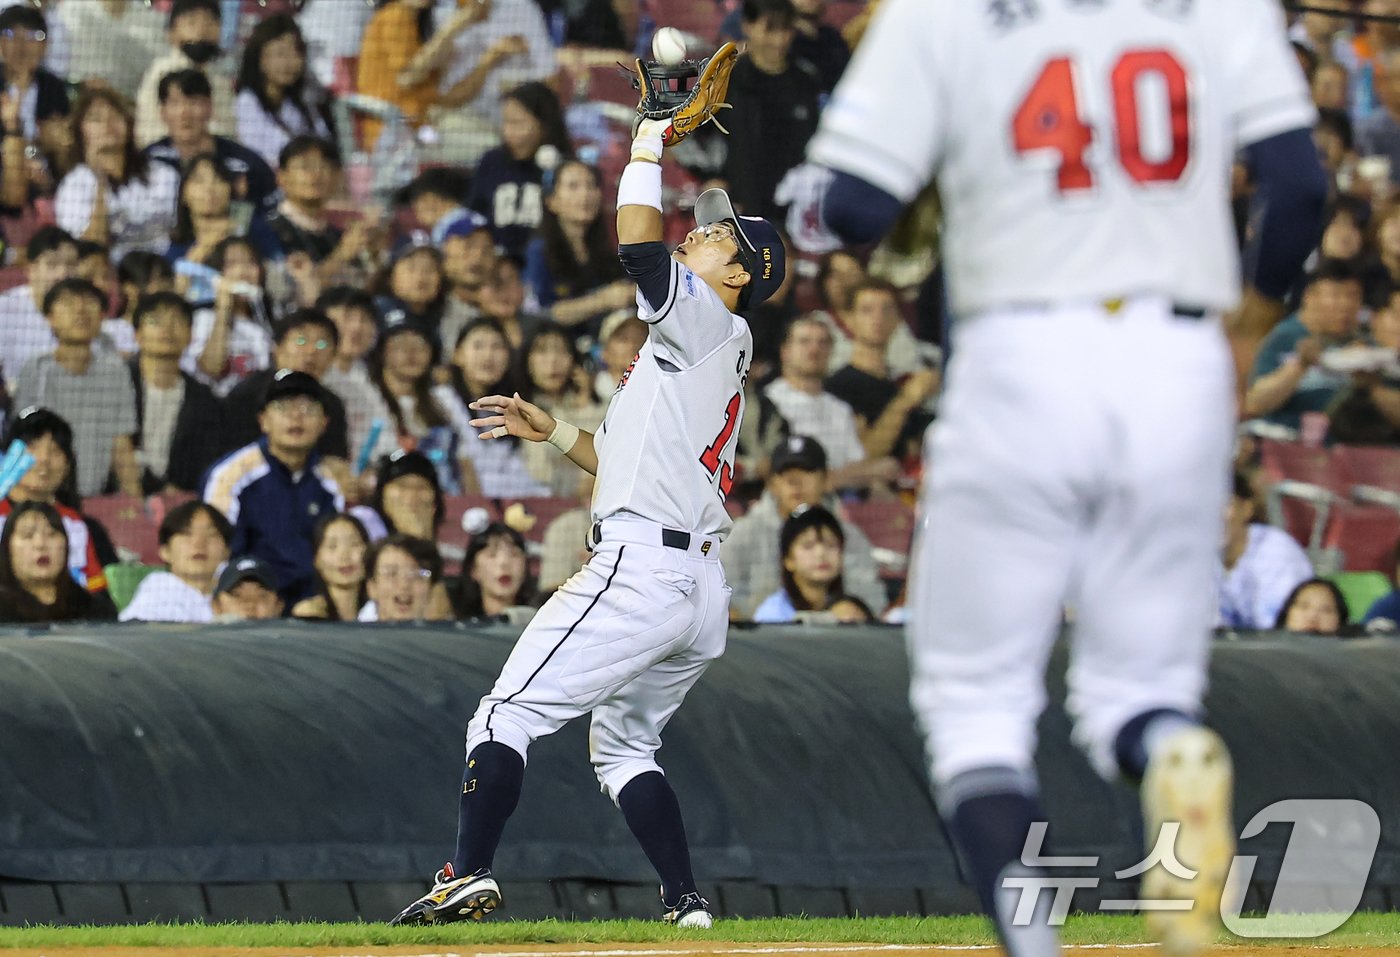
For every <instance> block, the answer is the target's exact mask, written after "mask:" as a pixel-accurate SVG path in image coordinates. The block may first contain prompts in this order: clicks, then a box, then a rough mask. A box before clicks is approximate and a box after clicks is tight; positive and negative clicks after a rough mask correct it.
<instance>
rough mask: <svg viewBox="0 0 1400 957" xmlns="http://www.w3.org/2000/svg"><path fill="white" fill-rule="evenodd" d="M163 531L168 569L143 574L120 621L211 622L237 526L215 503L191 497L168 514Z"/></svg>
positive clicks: (162, 547)
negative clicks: (220, 577) (214, 598)
mask: <svg viewBox="0 0 1400 957" xmlns="http://www.w3.org/2000/svg"><path fill="white" fill-rule="evenodd" d="M159 534H160V557H161V561H163V562H165V564H166V566H167V568H168V570H167V571H159V572H152V573H151V574H149V575H147V576H146V577H145V578H144V579H142V581H141V584H140V585H138V586H137V588H136V594H135V595H133V596H132V599H131V603H130V604H129V605H127V606H126V608H125V609H123V611H122V613H121V620H122V621H188V622H201V623H202V622H210V621H213V620H214V610H213V606H212V604H211V599H212V596H213V594H214V585H215V583H216V582H217V579H218V572H219V569H220V568H222V567H223V565H224V563H225V562H226V561H228V544H229V540H230V539H232V538H233V527H232V526H231V525H229V522H228V519H226V518H224V516H223V513H221V512H220V511H219V510H218V509H216V508H214V506H212V505H209V504H207V503H205V502H200V501H191V502H185V503H184V504H182V505H177V506H175V507H174V508H172V509H171V510H170V511H169V512H167V513H166V516H165V518H164V519H163V520H162V521H161V523H160V533H159Z"/></svg>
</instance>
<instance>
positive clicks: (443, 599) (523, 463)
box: [0, 0, 1400, 634]
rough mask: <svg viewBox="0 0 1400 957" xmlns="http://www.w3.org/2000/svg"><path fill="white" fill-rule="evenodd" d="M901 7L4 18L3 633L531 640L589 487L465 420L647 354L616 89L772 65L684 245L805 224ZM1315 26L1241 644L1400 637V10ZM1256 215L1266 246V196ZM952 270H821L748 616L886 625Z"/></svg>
mask: <svg viewBox="0 0 1400 957" xmlns="http://www.w3.org/2000/svg"><path fill="white" fill-rule="evenodd" d="M877 6H878V0H875V2H872V3H870V4H869V5H867V4H865V3H862V2H860V0H723V2H718V0H583V2H572V0H571V2H564V0H377V2H375V0H296V2H294V0H156V2H154V3H148V2H146V0H7V2H4V3H3V8H0V61H2V62H0V69H3V77H4V83H3V85H0V86H3V93H0V126H3V145H0V227H3V233H4V240H5V260H4V268H3V269H0V286H2V287H3V288H4V290H5V291H3V292H0V408H3V410H4V411H5V414H6V428H5V430H4V432H5V438H4V442H3V445H0V454H4V453H9V454H8V455H7V457H6V459H5V464H4V466H0V491H3V493H4V495H3V501H0V523H2V524H3V532H2V533H0V621H3V622H17V623H34V622H52V621H63V620H78V619H104V618H116V617H118V616H119V617H120V618H122V619H123V620H144V621H155V620H160V621H184V622H212V621H221V620H238V619H264V618H277V617H281V616H293V617H301V618H318V619H329V620H339V621H349V620H361V621H414V620H445V619H454V618H462V619H466V618H490V617H498V616H507V617H518V616H519V615H521V614H528V610H527V609H529V608H530V607H532V606H535V605H537V604H538V602H539V601H540V600H541V599H542V597H544V596H546V595H548V594H549V592H551V591H552V590H553V589H555V588H557V587H558V586H559V585H560V584H561V583H562V582H563V581H564V580H565V579H566V578H567V577H568V576H569V575H570V574H572V572H573V571H574V570H576V569H577V568H578V566H579V564H580V563H581V562H582V561H585V560H586V558H587V551H586V550H585V548H584V545H583V543H584V542H585V539H586V537H587V532H588V529H589V524H590V520H589V516H588V502H589V499H590V496H591V492H592V487H591V481H592V479H591V476H588V475H586V474H585V473H582V472H581V471H580V470H578V469H577V468H575V467H574V466H573V465H572V464H571V463H569V462H568V461H567V460H565V459H564V458H563V457H562V456H559V455H556V454H554V452H553V450H552V449H550V448H548V447H547V446H544V445H542V444H530V443H521V442H519V441H518V440H515V439H508V440H502V441H491V442H482V441H479V440H478V438H477V434H476V433H477V430H476V429H474V428H473V427H472V426H471V425H470V419H471V418H472V413H471V411H470V404H471V403H472V402H473V401H474V400H475V399H477V398H479V397H481V396H485V395H490V394H511V393H515V392H518V393H520V394H521V395H522V396H524V397H525V398H527V399H529V400H530V401H532V402H535V403H536V404H539V405H541V406H543V407H544V408H546V409H547V410H549V411H551V412H553V413H555V414H557V415H560V416H562V417H563V418H565V419H567V420H568V421H571V422H573V423H575V424H577V425H579V426H580V427H581V428H585V429H590V430H591V429H593V428H595V427H596V426H597V425H598V424H599V423H600V422H601V421H602V417H603V414H604V412H605V410H606V407H607V403H608V400H609V397H610V396H611V395H612V393H613V391H614V389H616V388H617V387H618V383H619V382H620V381H621V380H623V379H624V378H625V376H626V374H627V371H628V369H629V367H630V363H631V362H632V361H633V357H634V356H635V355H636V353H637V349H638V348H639V346H640V344H641V342H642V341H643V340H644V338H645V337H646V334H647V330H646V326H645V325H644V324H643V323H642V322H641V321H640V320H639V319H638V318H637V317H636V313H635V303H634V296H635V288H634V287H633V286H632V284H631V283H630V282H629V281H627V280H626V279H625V277H624V276H623V273H622V269H621V265H620V263H619V261H618V258H617V254H616V246H615V240H614V238H613V235H612V228H613V227H612V221H611V220H612V216H611V208H612V196H613V193H614V189H615V185H614V184H615V180H616V177H617V173H618V171H619V170H620V168H621V164H622V163H624V162H625V161H626V156H625V149H626V142H627V131H628V128H629V126H630V121H631V104H633V103H635V97H636V94H635V92H634V91H632V89H631V87H630V85H629V83H628V81H627V80H626V79H625V78H624V77H622V76H621V71H620V70H619V68H618V65H617V64H618V63H619V62H630V60H631V58H632V57H633V56H634V55H636V54H637V53H639V52H640V53H642V54H643V55H646V53H645V51H646V50H647V49H648V47H649V42H650V34H651V31H652V30H653V29H654V28H655V27H656V26H657V25H662V24H673V25H677V26H679V27H681V28H682V29H685V30H687V31H688V32H689V33H690V34H691V36H692V50H693V51H694V54H695V55H704V53H705V52H708V50H709V49H710V48H712V47H713V46H714V44H715V42H716V41H717V40H719V39H721V38H733V39H738V40H742V41H743V42H745V43H746V44H747V47H746V49H747V55H746V56H745V57H744V59H743V60H742V61H741V62H740V63H739V65H738V66H737V67H736V69H735V71H734V75H733V81H732V84H731V87H730V100H731V102H732V104H733V106H734V109H733V110H732V111H730V112H726V114H725V123H726V126H727V128H728V135H727V136H726V135H725V134H723V133H721V132H720V131H718V130H716V129H714V128H713V127H709V128H706V130H705V131H703V135H697V136H695V137H692V138H691V139H688V140H687V141H686V142H685V143H684V144H683V145H682V147H681V148H679V149H677V150H675V151H674V154H675V155H674V162H672V161H671V160H670V159H668V166H667V168H666V184H667V189H666V195H667V202H668V210H667V214H666V215H667V228H668V234H669V235H670V236H671V237H672V238H673V239H679V237H680V236H682V235H683V234H684V232H685V230H686V228H687V224H688V222H689V204H690V203H692V202H693V200H694V197H695V196H696V195H698V192H699V191H700V189H702V188H703V187H706V186H710V185H724V186H726V188H727V189H728V190H729V191H730V194H731V196H732V197H733V199H734V201H735V203H736V205H737V206H738V207H739V209H740V210H741V211H743V212H750V213H756V214H761V215H765V216H768V217H771V218H773V219H774V220H775V221H777V222H783V221H784V217H785V214H786V208H785V205H784V202H785V200H786V198H787V196H788V190H787V188H786V184H785V182H784V180H785V177H786V176H787V174H788V173H789V171H791V170H792V169H793V168H795V167H796V166H798V165H799V164H800V163H801V161H802V156H803V150H804V148H805V144H806V141H807V139H808V138H809V137H810V136H811V135H812V133H813V131H814V130H815V127H816V123H817V119H818V117H819V115H820V111H821V108H822V106H823V104H824V102H825V100H826V98H827V96H828V95H829V93H830V91H831V90H832V89H833V87H834V86H835V85H836V83H837V81H838V80H839V78H840V75H841V72H842V70H843V69H844V67H845V65H846V63H847V61H848V60H849V58H850V55H851V50H852V49H853V47H854V45H856V44H857V43H858V42H859V38H860V34H861V31H862V30H863V27H864V24H865V22H866V21H867V19H868V18H869V16H870V15H871V13H872V11H873V9H874V8H875V7H877ZM1313 6H1316V7H1319V8H1322V9H1324V10H1335V11H1337V12H1336V13H1335V14H1328V13H1325V12H1312V13H1307V14H1302V15H1300V16H1298V17H1296V18H1295V22H1294V37H1295V41H1296V42H1295V46H1296V49H1297V52H1298V57H1299V61H1300V64H1301V66H1302V68H1303V69H1305V70H1306V71H1307V72H1308V74H1309V76H1310V78H1311V81H1312V89H1313V93H1314V99H1315V101H1316V103H1317V106H1318V108H1319V120H1318V125H1317V132H1316V138H1317V143H1318V147H1319V150H1320V151H1321V153H1322V155H1323V157H1324V159H1325V162H1326V166H1327V168H1328V170H1329V172H1330V174H1331V176H1332V178H1333V186H1334V189H1333V192H1334V200H1333V202H1332V204H1331V208H1330V213H1329V217H1328V222H1327V226H1326V230H1325V232H1324V233H1323V235H1322V237H1321V241H1320V244H1319V248H1318V251H1317V254H1316V256H1315V260H1314V262H1313V263H1312V264H1311V265H1310V268H1309V272H1308V277H1307V279H1306V280H1305V282H1304V283H1303V284H1302V287H1301V288H1300V289H1299V290H1298V291H1297V294H1296V310H1295V311H1294V313H1293V314H1292V315H1291V316H1290V317H1289V318H1288V319H1287V320H1285V321H1284V322H1283V323H1281V324H1280V325H1279V326H1278V328H1277V329H1276V330H1275V331H1274V333H1273V334H1271V336H1270V337H1269V339H1268V340H1267V341H1266V342H1265V344H1264V346H1263V348H1262V349H1261V350H1260V352H1259V355H1258V359H1257V362H1256V365H1255V368H1254V370H1253V372H1252V375H1251V376H1250V382H1249V386H1248V391H1247V393H1246V395H1245V398H1244V403H1245V416H1244V418H1245V419H1246V420H1247V421H1246V423H1245V425H1244V426H1243V427H1242V429H1241V438H1240V444H1239V456H1238V462H1237V466H1238V470H1237V474H1236V476H1235V497H1234V499H1233V501H1232V504H1231V507H1230V509H1229V512H1228V515H1227V516H1226V522H1225V529H1224V537H1223V539H1222V551H1221V556H1222V558H1221V566H1220V575H1219V586H1220V594H1221V613H1220V624H1221V625H1222V626H1224V627H1225V628H1227V629H1237V630H1248V629H1258V628H1274V627H1279V628H1286V629H1289V630H1294V631H1305V632H1314V633H1322V634H1338V633H1345V632H1347V631H1348V629H1355V628H1358V627H1360V625H1361V622H1363V621H1369V622H1373V623H1379V624H1378V625H1374V627H1380V626H1382V625H1384V623H1387V622H1389V623H1391V624H1392V627H1393V623H1394V622H1396V621H1400V592H1395V591H1394V589H1395V588H1396V582H1397V576H1396V571H1397V566H1400V297H1397V294H1396V293H1397V290H1400V201H1397V196H1400V193H1397V191H1396V188H1395V187H1396V184H1397V183H1400V0H1365V3H1364V5H1363V4H1361V3H1353V2H1351V0H1314V3H1313ZM1363 6H1364V8H1365V11H1366V12H1368V13H1375V14H1381V15H1395V16H1396V17H1397V21H1396V22H1389V21H1386V20H1380V21H1366V22H1364V23H1358V22H1357V21H1355V20H1354V19H1353V14H1355V13H1357V12H1359V11H1360V10H1361V8H1362V7H1363ZM731 120H732V121H731ZM669 155H670V154H668V156H669ZM1237 193H1238V211H1239V217H1238V219H1239V223H1240V235H1241V242H1242V243H1243V242H1244V240H1245V237H1246V235H1247V231H1248V209H1249V203H1250V199H1251V191H1250V186H1249V182H1248V174H1247V171H1246V170H1244V169H1240V170H1239V171H1238V175H1237ZM936 247H937V229H936V220H934V219H933V218H932V217H931V215H930V212H929V204H920V205H919V206H918V207H916V208H915V209H913V210H912V211H911V213H910V215H908V216H907V217H906V220H905V221H904V222H903V223H902V224H901V225H900V226H899V227H898V228H897V230H896V231H895V233H894V234H893V235H892V236H891V237H890V238H889V239H887V240H886V241H885V242H884V243H882V244H881V245H880V246H879V247H878V248H876V249H874V250H854V249H838V250H834V251H830V252H827V253H826V254H825V255H822V256H820V257H817V256H804V255H799V254H798V252H797V251H796V250H793V258H792V259H791V260H790V261H794V262H795V264H796V268H794V269H792V270H790V275H791V278H790V280H789V281H788V283H787V284H786V285H785V288H784V289H782V290H781V291H780V293H779V294H778V295H777V296H775V297H773V299H772V300H771V301H770V302H768V303H765V304H764V305H763V306H762V307H760V308H759V309H758V310H756V311H755V313H754V314H753V315H752V316H750V321H751V324H752V327H753V331H754V339H755V351H756V355H755V358H754V365H753V374H752V375H751V376H750V378H749V384H748V388H749V390H750V394H749V395H748V397H747V398H748V409H749V413H748V415H747V416H746V417H745V421H744V423H743V427H742V429H741V431H740V436H739V457H738V467H739V474H738V479H737V481H736V483H735V485H734V487H733V489H732V492H731V495H730V498H729V502H728V504H729V507H730V510H731V512H732V514H734V515H735V516H736V521H735V526H734V530H733V533H732V535H731V536H730V538H729V540H728V541H727V543H726V545H725V565H726V571H727V575H728V578H729V580H730V583H731V584H732V586H733V588H734V599H733V616H734V617H735V618H736V619H740V620H749V619H751V620H754V621H758V622H787V621H793V620H798V619H815V620H827V621H830V620H836V621H856V622H865V621H878V620H884V621H889V622H899V621H901V620H902V616H903V591H902V588H903V577H904V571H905V565H906V563H907V551H908V542H909V537H910V534H911V533H912V528H913V524H914V519H913V499H914V495H915V492H916V490H917V487H918V482H919V475H920V470H921V468H922V467H923V466H922V464H921V461H920V447H921V438H922V435H923V432H924V430H925V428H926V427H927V426H928V424H929V423H930V422H931V421H932V420H933V419H934V417H935V415H936V412H937V401H938V395H939V391H940V387H941V384H942V373H941V370H942V352H941V348H940V344H941V341H942V331H943V326H944V322H945V316H944V314H943V309H942V302H943V296H942V290H941V272H940V270H939V268H938V263H937V256H936ZM1357 447H1365V448H1364V450H1363V452H1362V453H1361V454H1352V453H1354V452H1356V451H1357ZM1358 463H1365V464H1366V465H1367V468H1366V469H1362V468H1361V467H1360V465H1359V464H1358ZM931 465H932V467H937V464H936V463H931ZM1363 473H1364V474H1363ZM1353 479H1358V480H1357V481H1353ZM1283 480H1288V481H1283ZM459 530H460V531H459ZM1319 575H1320V576H1321V577H1319ZM1066 615H1067V617H1069V618H1072V616H1073V609H1066Z"/></svg>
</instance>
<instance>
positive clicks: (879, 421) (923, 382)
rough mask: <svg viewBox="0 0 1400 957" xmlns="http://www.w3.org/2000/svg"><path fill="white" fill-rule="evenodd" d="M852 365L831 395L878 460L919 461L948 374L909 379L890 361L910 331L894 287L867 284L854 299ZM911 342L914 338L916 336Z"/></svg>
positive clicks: (930, 372) (831, 384) (833, 382)
mask: <svg viewBox="0 0 1400 957" xmlns="http://www.w3.org/2000/svg"><path fill="white" fill-rule="evenodd" d="M848 325H849V327H850V330H851V360H850V364H849V365H847V366H845V367H844V368H842V369H839V370H837V372H836V373H835V374H834V375H832V376H831V377H830V378H828V379H827V380H826V390H827V391H828V392H830V393H831V394H832V395H834V396H836V398H838V399H840V400H841V401H843V402H845V403H846V404H847V405H849V406H850V407H851V408H852V409H853V410H854V411H855V414H856V433H857V434H858V435H859V436H860V441H861V445H863V446H864V448H865V454H866V456H868V457H869V458H872V459H880V458H884V457H885V456H887V455H893V456H894V457H895V458H896V459H900V460H904V459H906V458H909V457H911V456H914V457H917V456H918V454H919V445H920V443H921V441H922V440H923V434H924V429H926V428H927V427H928V424H929V422H930V421H932V419H933V416H932V415H931V414H929V412H928V411H927V408H926V404H927V403H928V401H929V400H930V399H931V398H933V396H934V395H935V394H936V393H937V391H938V387H939V384H940V383H941V382H942V375H941V374H940V373H939V370H937V369H930V368H922V369H919V370H918V371H916V372H913V373H910V374H908V375H906V376H904V377H903V379H902V381H900V379H899V375H898V374H897V373H896V372H895V371H894V370H893V369H892V368H891V367H890V363H889V361H888V356H889V354H890V347H891V345H892V344H893V343H892V340H893V339H894V335H895V332H896V330H898V329H901V328H902V329H904V331H905V333H906V334H908V332H909V329H908V327H907V326H905V325H904V320H903V318H902V317H901V316H900V314H899V292H898V290H896V289H895V288H894V287H893V286H891V285H890V284H889V283H887V282H884V281H883V280H879V279H867V280H865V281H864V282H863V283H861V284H860V285H859V286H857V287H856V289H855V292H854V293H852V296H851V308H850V312H849V319H848ZM909 338H910V341H911V342H912V341H913V336H912V335H910V337H909Z"/></svg>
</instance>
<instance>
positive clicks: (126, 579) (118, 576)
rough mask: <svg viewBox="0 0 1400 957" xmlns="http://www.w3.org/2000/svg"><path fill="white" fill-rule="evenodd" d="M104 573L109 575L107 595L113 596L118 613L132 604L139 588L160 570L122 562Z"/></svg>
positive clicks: (106, 569)
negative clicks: (146, 579) (151, 574)
mask: <svg viewBox="0 0 1400 957" xmlns="http://www.w3.org/2000/svg"><path fill="white" fill-rule="evenodd" d="M104 571H105V572H106V573H107V594H109V595H111V596H112V602H113V603H114V604H115V605H116V606H117V611H122V610H123V609H125V608H126V606H127V605H129V604H131V599H132V597H133V596H134V595H135V594H136V588H137V586H138V585H140V584H141V582H142V581H144V580H145V578H146V576H147V575H149V574H150V573H151V572H157V571H160V568H159V567H157V566H155V565H139V564H137V563H135V562H120V563H118V564H116V565H108V566H107V567H106V568H105V569H104Z"/></svg>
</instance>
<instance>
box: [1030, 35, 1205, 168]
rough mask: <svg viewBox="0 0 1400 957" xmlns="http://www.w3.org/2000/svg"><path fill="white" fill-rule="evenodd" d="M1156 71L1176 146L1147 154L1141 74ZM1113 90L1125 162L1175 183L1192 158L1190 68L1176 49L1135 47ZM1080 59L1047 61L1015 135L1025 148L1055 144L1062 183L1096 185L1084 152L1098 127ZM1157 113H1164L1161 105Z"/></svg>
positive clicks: (1118, 68) (1119, 66) (1112, 77)
mask: <svg viewBox="0 0 1400 957" xmlns="http://www.w3.org/2000/svg"><path fill="white" fill-rule="evenodd" d="M1149 76H1151V77H1155V78H1157V80H1158V81H1159V82H1160V83H1161V86H1162V88H1164V91H1165V96H1166V100H1167V104H1166V105H1167V112H1166V117H1167V119H1168V121H1169V123H1170V125H1171V130H1170V139H1169V145H1170V148H1171V151H1170V153H1169V154H1168V155H1166V156H1164V157H1153V158H1148V156H1147V155H1146V154H1145V152H1144V149H1143V137H1142V117H1141V116H1140V115H1139V99H1138V98H1139V95H1140V94H1141V92H1142V91H1141V90H1140V89H1139V80H1141V79H1143V78H1145V77H1149ZM1108 81H1109V87H1110V92H1111V93H1112V97H1113V119H1114V126H1115V128H1116V136H1115V137H1114V141H1115V143H1116V145H1117V154H1118V162H1119V164H1120V165H1121V166H1122V167H1123V171H1124V172H1126V173H1127V174H1128V176H1129V177H1131V178H1132V180H1133V181H1134V182H1136V183H1139V184H1143V185H1146V184H1149V183H1174V182H1176V181H1177V180H1179V179H1181V176H1182V174H1183V173H1185V172H1186V167H1187V165H1188V164H1189V163H1190V160H1191V114H1190V109H1191V102H1190V83H1189V82H1188V79H1187V75H1186V68H1185V67H1183V66H1182V65H1181V61H1179V60H1178V59H1177V58H1176V57H1175V56H1174V55H1172V53H1171V51H1169V50H1161V49H1150V50H1129V51H1128V52H1126V53H1124V54H1123V55H1122V56H1121V57H1119V58H1118V62H1117V63H1115V64H1114V66H1113V69H1112V70H1111V71H1110V72H1109V76H1108ZM1079 107H1080V101H1079V95H1078V91H1077V90H1076V89H1075V69H1074V62H1073V61H1072V60H1071V59H1070V58H1069V57H1056V58H1055V59H1053V60H1051V61H1050V62H1048V63H1046V64H1045V66H1044V68H1043V69H1042V70H1041V71H1040V76H1039V77H1037V78H1036V81H1035V83H1033V84H1032V85H1031V88H1030V92H1028V93H1027V94H1026V98H1025V99H1024V100H1022V101H1021V105H1020V107H1019V108H1018V109H1017V110H1016V115H1015V116H1014V117H1013V118H1012V120H1011V136H1012V142H1013V143H1014V144H1015V146H1016V150H1017V152H1019V153H1028V152H1031V151H1034V150H1053V151H1055V152H1057V153H1059V154H1060V169H1059V176H1058V180H1059V189H1060V192H1061V193H1074V192H1080V191H1083V190H1090V189H1093V188H1094V171H1093V170H1092V169H1091V168H1090V167H1089V165H1088V163H1086V162H1085V153H1086V152H1088V149H1089V145H1090V144H1091V143H1093V141H1094V129H1093V127H1091V126H1090V125H1089V124H1088V123H1086V122H1085V121H1084V119H1083V118H1082V117H1081V115H1080V109H1079ZM1153 115H1159V114H1158V113H1157V112H1156V111H1154V114H1153Z"/></svg>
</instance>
